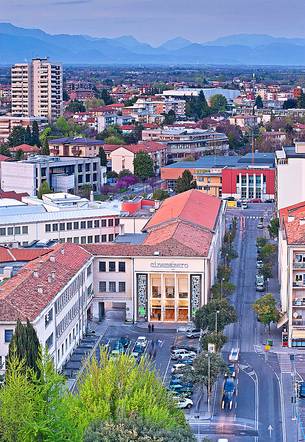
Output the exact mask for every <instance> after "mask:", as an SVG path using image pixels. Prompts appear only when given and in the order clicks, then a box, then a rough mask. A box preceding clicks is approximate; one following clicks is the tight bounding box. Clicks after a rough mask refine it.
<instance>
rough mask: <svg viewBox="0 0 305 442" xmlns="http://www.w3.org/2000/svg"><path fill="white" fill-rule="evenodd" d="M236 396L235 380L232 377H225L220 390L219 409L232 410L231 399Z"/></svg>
mask: <svg viewBox="0 0 305 442" xmlns="http://www.w3.org/2000/svg"><path fill="white" fill-rule="evenodd" d="M235 394H236V380H235V378H234V377H233V376H226V377H225V380H224V383H223V388H222V399H221V408H222V410H225V409H226V408H227V409H228V410H232V407H233V399H234V396H235Z"/></svg>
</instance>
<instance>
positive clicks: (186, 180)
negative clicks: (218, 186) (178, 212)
mask: <svg viewBox="0 0 305 442" xmlns="http://www.w3.org/2000/svg"><path fill="white" fill-rule="evenodd" d="M191 189H196V181H193V175H192V174H191V172H190V171H189V170H188V169H185V170H184V171H183V173H182V176H181V177H179V178H178V179H177V181H176V192H177V193H182V192H186V191H187V190H191Z"/></svg>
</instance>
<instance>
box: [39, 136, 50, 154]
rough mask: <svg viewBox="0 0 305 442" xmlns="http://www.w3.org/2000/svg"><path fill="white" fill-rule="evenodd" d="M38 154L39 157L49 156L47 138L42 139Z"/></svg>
mask: <svg viewBox="0 0 305 442" xmlns="http://www.w3.org/2000/svg"><path fill="white" fill-rule="evenodd" d="M40 153H41V155H50V147H49V141H48V139H47V138H44V139H43V142H42V146H41V150H40Z"/></svg>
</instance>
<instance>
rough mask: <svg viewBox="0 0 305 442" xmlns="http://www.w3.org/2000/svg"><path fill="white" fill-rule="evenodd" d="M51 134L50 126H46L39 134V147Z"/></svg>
mask: <svg viewBox="0 0 305 442" xmlns="http://www.w3.org/2000/svg"><path fill="white" fill-rule="evenodd" d="M51 133H52V128H51V127H50V126H47V127H45V128H44V129H43V131H42V132H41V134H40V136H39V139H40V145H42V144H43V142H44V140H45V139H46V138H48V137H49V136H50V135H51Z"/></svg>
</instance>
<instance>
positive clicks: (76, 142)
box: [49, 137, 104, 158]
mask: <svg viewBox="0 0 305 442" xmlns="http://www.w3.org/2000/svg"><path fill="white" fill-rule="evenodd" d="M103 145H104V141H102V140H92V139H89V138H74V137H65V138H55V139H53V140H49V147H50V156H51V157H89V158H92V157H97V156H98V154H99V149H100V147H103Z"/></svg>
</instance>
